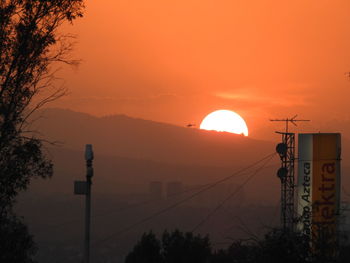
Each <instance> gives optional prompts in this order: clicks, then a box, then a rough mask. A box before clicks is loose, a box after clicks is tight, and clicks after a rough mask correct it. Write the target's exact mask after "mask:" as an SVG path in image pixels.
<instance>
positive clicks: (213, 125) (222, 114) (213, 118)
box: [200, 110, 248, 136]
mask: <svg viewBox="0 0 350 263" xmlns="http://www.w3.org/2000/svg"><path fill="white" fill-rule="evenodd" d="M200 129H202V130H213V131H219V132H231V133H236V134H243V135H244V136H248V127H247V124H246V123H245V121H244V120H243V118H242V117H241V116H239V115H238V114H237V113H235V112H233V111H229V110H217V111H214V112H212V113H210V114H208V115H207V116H206V117H205V118H204V119H203V121H202V123H201V125H200Z"/></svg>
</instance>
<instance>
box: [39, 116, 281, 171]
mask: <svg viewBox="0 0 350 263" xmlns="http://www.w3.org/2000/svg"><path fill="white" fill-rule="evenodd" d="M38 117H39V118H38ZM34 118H35V119H36V118H38V120H37V121H36V122H35V123H34V125H33V126H34V127H33V128H34V129H36V130H40V132H41V133H42V134H44V135H45V139H47V140H51V141H60V142H62V143H63V147H64V148H68V149H72V150H79V151H80V150H81V149H84V145H85V144H86V143H91V144H93V145H94V149H95V150H96V153H97V154H105V155H112V156H122V157H129V158H137V159H147V160H153V161H157V162H166V163H175V164H191V165H194V164H196V165H198V164H199V165H211V166H227V167H236V166H241V165H245V164H247V163H249V162H250V161H251V160H254V159H258V158H261V157H262V156H264V155H266V154H268V153H271V152H273V151H274V147H275V146H274V143H271V142H266V141H259V140H254V139H251V138H249V137H244V136H242V135H236V134H231V133H225V132H215V131H205V130H199V129H192V128H186V127H179V126H175V125H171V124H164V123H158V122H153V121H149V120H142V119H136V118H131V117H127V116H125V115H114V116H107V117H94V116H92V115H88V114H85V113H78V112H73V111H70V110H62V109H46V110H44V111H41V112H39V113H38V116H35V117H34Z"/></svg>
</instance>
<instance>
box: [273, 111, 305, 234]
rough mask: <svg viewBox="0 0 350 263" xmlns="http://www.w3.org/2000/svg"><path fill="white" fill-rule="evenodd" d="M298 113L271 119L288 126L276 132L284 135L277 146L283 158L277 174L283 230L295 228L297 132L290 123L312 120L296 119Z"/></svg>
mask: <svg viewBox="0 0 350 263" xmlns="http://www.w3.org/2000/svg"><path fill="white" fill-rule="evenodd" d="M296 117H297V115H295V116H294V117H292V118H286V119H271V120H270V121H284V122H285V123H286V128H285V131H284V132H278V131H276V133H278V134H281V135H282V142H281V143H279V144H278V145H277V146H276V151H277V153H278V154H279V156H280V158H281V168H280V169H279V170H278V172H277V176H278V177H279V178H280V180H281V225H282V227H283V231H285V232H287V231H293V230H294V222H295V220H294V219H295V216H294V185H295V183H294V161H295V133H291V132H289V131H288V124H289V123H292V124H293V125H294V126H297V124H296V122H299V121H303V122H305V121H310V120H300V119H296Z"/></svg>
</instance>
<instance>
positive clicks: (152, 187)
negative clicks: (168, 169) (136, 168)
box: [149, 181, 163, 200]
mask: <svg viewBox="0 0 350 263" xmlns="http://www.w3.org/2000/svg"><path fill="white" fill-rule="evenodd" d="M149 194H150V197H151V199H152V200H162V199H163V183H162V182H160V181H152V182H150V183H149Z"/></svg>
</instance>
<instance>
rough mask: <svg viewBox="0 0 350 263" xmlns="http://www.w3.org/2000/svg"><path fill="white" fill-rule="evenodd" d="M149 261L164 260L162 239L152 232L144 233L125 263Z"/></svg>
mask: <svg viewBox="0 0 350 263" xmlns="http://www.w3.org/2000/svg"><path fill="white" fill-rule="evenodd" d="M148 262H154V263H161V262H163V258H162V256H161V245H160V241H159V240H158V239H157V238H156V236H155V235H154V234H153V233H152V232H149V233H147V234H146V233H145V234H143V235H142V237H141V240H140V241H139V242H138V243H137V244H136V245H135V247H134V249H133V251H132V252H130V253H129V255H128V256H127V257H126V260H125V263H148Z"/></svg>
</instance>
